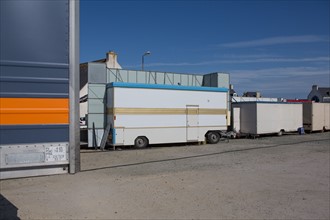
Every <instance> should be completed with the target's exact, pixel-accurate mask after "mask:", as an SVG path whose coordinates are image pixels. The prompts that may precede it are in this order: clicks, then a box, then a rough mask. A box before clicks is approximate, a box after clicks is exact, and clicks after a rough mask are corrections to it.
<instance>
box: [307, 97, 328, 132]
mask: <svg viewBox="0 0 330 220" xmlns="http://www.w3.org/2000/svg"><path fill="white" fill-rule="evenodd" d="M303 110H304V111H303V112H304V117H303V122H304V129H305V130H306V131H309V132H312V131H325V130H329V129H330V120H329V118H330V103H317V102H307V103H303Z"/></svg>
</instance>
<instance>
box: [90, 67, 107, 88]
mask: <svg viewBox="0 0 330 220" xmlns="http://www.w3.org/2000/svg"><path fill="white" fill-rule="evenodd" d="M106 81H107V71H106V65H105V64H104V63H88V82H89V83H106Z"/></svg>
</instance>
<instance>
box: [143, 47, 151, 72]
mask: <svg viewBox="0 0 330 220" xmlns="http://www.w3.org/2000/svg"><path fill="white" fill-rule="evenodd" d="M150 54H151V52H150V51H147V52H145V53H144V54H143V55H142V70H144V57H145V56H147V55H150Z"/></svg>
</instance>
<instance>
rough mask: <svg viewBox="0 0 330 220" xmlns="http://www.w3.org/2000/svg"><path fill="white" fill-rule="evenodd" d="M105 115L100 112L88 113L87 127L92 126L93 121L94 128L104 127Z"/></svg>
mask: <svg viewBox="0 0 330 220" xmlns="http://www.w3.org/2000/svg"><path fill="white" fill-rule="evenodd" d="M105 117H106V116H105V115H104V114H103V113H101V114H96V113H92V114H88V122H87V123H88V128H93V123H94V125H95V128H104V127H105V124H106V123H105V122H106V118H105Z"/></svg>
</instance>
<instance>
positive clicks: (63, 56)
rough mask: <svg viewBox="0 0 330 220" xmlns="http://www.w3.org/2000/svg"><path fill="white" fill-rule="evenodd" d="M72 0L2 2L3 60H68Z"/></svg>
mask: <svg viewBox="0 0 330 220" xmlns="http://www.w3.org/2000/svg"><path fill="white" fill-rule="evenodd" d="M68 11H69V5H68V0H58V1H0V38H1V41H0V60H9V61H10V60H15V61H37V62H50V63H68V60H69V57H68V51H69V48H68V47H69V42H68V38H69V32H68V31H69V28H68V24H69V21H68V18H69V16H68Z"/></svg>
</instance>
